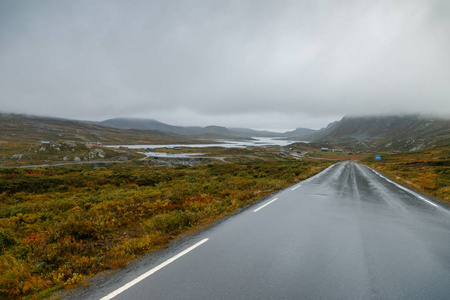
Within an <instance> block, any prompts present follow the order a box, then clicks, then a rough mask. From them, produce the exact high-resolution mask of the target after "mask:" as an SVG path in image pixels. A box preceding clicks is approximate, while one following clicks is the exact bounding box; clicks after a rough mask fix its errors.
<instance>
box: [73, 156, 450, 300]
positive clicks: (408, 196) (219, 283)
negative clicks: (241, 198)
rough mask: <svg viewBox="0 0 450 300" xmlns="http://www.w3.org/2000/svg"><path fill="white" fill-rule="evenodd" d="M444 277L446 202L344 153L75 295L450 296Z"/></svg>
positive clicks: (448, 226) (448, 246)
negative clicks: (296, 181) (342, 158)
mask: <svg viewBox="0 0 450 300" xmlns="http://www.w3.org/2000/svg"><path fill="white" fill-rule="evenodd" d="M139 276H141V277H139ZM449 279H450V213H449V210H448V208H446V207H444V206H443V205H442V204H439V203H435V202H434V201H433V200H430V199H429V198H427V197H425V196H423V195H420V194H418V193H416V192H413V191H411V190H408V189H406V188H405V187H403V186H401V185H398V184H396V183H394V182H392V181H390V180H388V179H387V178H385V177H383V176H382V175H380V174H379V173H377V172H375V171H373V170H372V169H370V168H367V167H365V166H361V165H358V164H355V163H353V162H345V163H339V164H336V165H334V166H332V167H330V168H328V169H327V170H326V171H324V172H322V173H320V174H319V175H317V176H315V177H313V178H311V179H309V180H307V181H304V182H301V183H299V184H297V185H294V186H291V187H290V188H288V189H285V190H284V191H282V192H280V193H277V194H275V195H273V196H272V197H270V198H268V199H266V200H264V201H262V202H260V203H258V204H256V205H254V206H252V207H250V208H249V209H247V210H245V211H244V212H242V213H239V214H237V215H236V216H234V217H231V218H229V219H228V220H226V221H224V222H222V223H220V224H218V225H217V226H214V227H213V228H211V229H210V230H206V231H204V232H202V233H200V234H197V235H195V236H194V237H192V238H190V239H187V240H185V241H183V242H182V243H178V244H177V245H175V246H172V247H170V248H169V249H168V250H167V251H164V252H163V253H162V254H160V255H158V256H156V257H153V258H150V259H149V260H148V261H145V260H142V261H141V264H140V265H139V266H135V267H133V268H129V269H127V270H125V271H119V272H118V273H117V275H116V276H113V277H111V278H110V279H108V280H107V281H105V282H103V283H101V284H93V285H92V286H91V287H90V288H89V289H88V290H86V291H84V292H83V293H81V294H77V295H76V296H75V298H76V299H450V281H449Z"/></svg>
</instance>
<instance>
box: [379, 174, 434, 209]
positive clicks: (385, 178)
mask: <svg viewBox="0 0 450 300" xmlns="http://www.w3.org/2000/svg"><path fill="white" fill-rule="evenodd" d="M371 170H372V172H374V173H375V174H377V175H378V176H380V177H381V178H383V179H384V180H386V181H387V182H390V183H392V184H393V185H395V186H396V187H398V188H399V189H402V190H404V191H406V192H408V193H410V194H411V195H413V196H415V197H417V198H419V199H420V200H423V201H425V202H427V203H428V204H430V205H433V206H434V207H439V206H438V205H437V204H434V203H433V202H431V201H429V200H427V199H425V198H424V197H422V196H420V195H419V194H417V193H416V192H413V191H411V190H410V189H407V188H405V187H403V186H402V185H400V184H398V183H397V182H395V181H392V180H390V179H389V178H387V177H385V176H383V175H381V174H380V173H378V172H377V171H375V170H373V169H371Z"/></svg>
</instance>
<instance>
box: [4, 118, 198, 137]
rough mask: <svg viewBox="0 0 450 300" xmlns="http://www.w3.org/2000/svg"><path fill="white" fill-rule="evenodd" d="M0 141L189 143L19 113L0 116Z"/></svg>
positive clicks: (151, 132) (147, 132) (157, 133)
mask: <svg viewBox="0 0 450 300" xmlns="http://www.w3.org/2000/svg"><path fill="white" fill-rule="evenodd" d="M0 128H1V131H0V142H3V143H5V142H8V141H9V142H32V143H36V142H38V143H40V142H41V141H63V140H66V141H76V142H101V143H103V144H130V143H133V144H136V143H156V142H163V143H170V142H172V141H174V142H177V143H180V141H185V142H191V141H192V139H188V138H186V137H180V136H179V135H176V134H174V133H168V132H162V131H156V130H128V129H117V128H111V127H106V126H101V125H97V124H92V123H89V122H82V121H74V120H67V119H58V118H47V117H38V116H29V115H18V114H0Z"/></svg>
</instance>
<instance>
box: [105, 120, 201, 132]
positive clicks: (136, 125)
mask: <svg viewBox="0 0 450 300" xmlns="http://www.w3.org/2000/svg"><path fill="white" fill-rule="evenodd" d="M97 124H99V125H103V126H109V127H113V128H119V129H143V130H160V131H165V132H172V133H176V134H180V135H196V134H200V133H201V130H202V127H199V126H191V127H183V126H174V125H169V124H165V123H162V122H159V121H156V120H153V119H134V118H114V119H108V120H105V121H102V122H97Z"/></svg>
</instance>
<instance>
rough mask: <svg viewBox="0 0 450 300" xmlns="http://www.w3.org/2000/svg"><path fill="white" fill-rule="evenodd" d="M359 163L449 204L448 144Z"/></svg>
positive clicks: (368, 159)
mask: <svg viewBox="0 0 450 300" xmlns="http://www.w3.org/2000/svg"><path fill="white" fill-rule="evenodd" d="M362 163H364V164H366V165H368V166H370V167H372V168H374V169H376V170H378V171H380V172H382V173H384V174H386V175H387V176H389V177H390V178H391V179H393V180H395V181H397V182H400V183H402V184H404V185H406V186H408V187H410V188H412V189H414V190H416V191H420V192H422V193H424V194H427V195H429V196H433V197H436V198H438V199H440V200H443V201H445V202H446V203H448V204H450V145H447V146H439V147H435V148H432V149H427V150H421V151H416V152H408V153H399V154H382V157H381V161H375V160H374V157H373V156H372V157H370V158H367V159H365V160H363V161H362Z"/></svg>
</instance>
